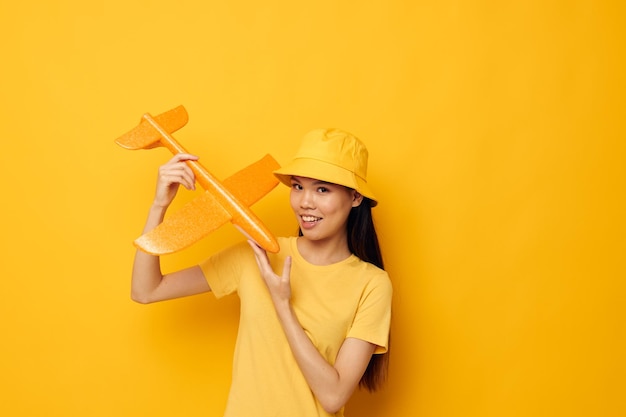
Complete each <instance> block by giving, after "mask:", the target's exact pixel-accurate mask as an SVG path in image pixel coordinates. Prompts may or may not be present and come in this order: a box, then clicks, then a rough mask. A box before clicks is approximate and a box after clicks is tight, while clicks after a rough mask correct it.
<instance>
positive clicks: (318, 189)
mask: <svg viewBox="0 0 626 417" xmlns="http://www.w3.org/2000/svg"><path fill="white" fill-rule="evenodd" d="M328 191H330V190H329V189H328V188H326V187H318V188H317V192H319V193H327V192H328Z"/></svg>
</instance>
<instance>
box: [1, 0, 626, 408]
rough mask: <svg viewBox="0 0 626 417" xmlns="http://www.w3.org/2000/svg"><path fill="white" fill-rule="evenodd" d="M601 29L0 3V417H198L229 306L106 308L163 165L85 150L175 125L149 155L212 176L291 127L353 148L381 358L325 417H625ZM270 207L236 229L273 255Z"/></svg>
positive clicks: (584, 18) (188, 303) (613, 87)
mask: <svg viewBox="0 0 626 417" xmlns="http://www.w3.org/2000/svg"><path fill="white" fill-rule="evenodd" d="M625 11H626V10H625V8H624V3H623V2H621V1H591V0H589V1H540V0H530V1H511V2H498V1H488V0H477V1H441V2H433V1H423V0H415V1H408V0H407V1H398V0H389V1H384V2H373V1H343V2H340V1H328V0H322V1H315V2H302V1H286V0H269V1H265V2H255V1H249V0H248V1H246V0H236V1H230V2H215V1H214V2H205V1H197V0H196V1H191V0H180V1H165V0H154V1H148V0H143V1H133V0H127V1H118V0H112V1H108V2H96V3H93V2H85V1H78V0H60V1H33V2H10V1H8V0H1V2H0V35H1V36H0V39H1V40H0V42H1V44H2V55H1V56H2V57H1V62H2V63H1V66H0V73H1V77H0V89H1V90H0V94H1V97H2V99H1V101H0V118H1V126H2V142H1V143H2V147H1V151H0V173H1V178H2V186H1V190H2V206H1V210H2V214H1V216H0V230H1V239H2V261H1V262H0V277H1V278H0V282H1V284H0V288H1V291H0V297H1V301H0V317H1V318H0V337H1V343H0V380H1V384H2V385H1V387H0V388H1V389H0V398H1V400H0V414H1V415H4V416H28V417H31V416H45V417H52V416H59V417H61V416H63V417H65V416H93V417H97V416H107V417H108V416H154V417H157V416H172V415H175V416H188V417H191V416H219V415H221V411H222V410H223V407H224V404H225V401H226V395H227V391H228V385H229V378H230V361H231V358H232V350H233V344H234V338H235V332H236V327H237V308H238V304H237V303H238V302H237V300H236V299H235V298H234V297H233V298H229V299H226V300H220V301H216V300H214V299H213V296H212V295H210V294H206V295H201V296H197V297H190V298H187V299H181V300H175V301H171V302H167V303H162V304H157V305H150V306H140V305H137V304H134V303H132V302H131V301H130V298H129V275H130V268H131V263H132V257H133V247H132V245H131V242H132V240H133V239H134V238H136V237H137V236H138V233H139V232H140V231H141V229H142V226H143V221H144V218H145V215H146V213H147V209H148V207H149V205H150V202H151V198H152V193H153V188H154V182H155V177H156V170H157V167H158V166H159V165H160V164H161V163H163V162H164V161H166V160H167V159H168V158H169V156H170V155H169V153H168V152H167V151H166V150H163V149H158V150H151V151H133V152H131V151H127V150H123V149H121V148H119V147H117V146H116V145H115V144H114V143H113V140H114V139H115V138H116V137H118V136H119V135H121V134H123V133H125V132H126V131H127V130H129V129H131V128H132V127H133V126H135V125H136V124H137V123H138V122H139V119H140V117H141V115H142V114H143V113H145V112H150V113H151V114H153V115H154V114H158V113H160V112H162V111H166V110H168V109H170V108H173V107H175V106H177V105H179V104H183V105H184V106H185V107H186V108H187V110H188V112H189V114H190V122H189V124H188V125H187V126H186V127H185V128H183V129H182V130H180V131H179V132H178V133H176V134H175V137H176V138H177V139H178V140H179V141H180V142H182V143H183V145H184V146H186V147H187V148H188V149H189V150H190V151H192V152H194V153H196V154H198V155H200V157H201V161H202V163H203V164H204V165H205V166H207V167H208V168H209V169H210V170H211V171H212V172H213V173H214V174H215V175H216V176H218V177H226V176H228V175H229V174H231V173H233V172H234V171H236V170H238V169H241V168H242V167H243V166H245V165H246V164H249V163H251V162H253V161H254V160H256V159H258V158H260V157H261V156H263V155H264V154H266V153H270V154H272V155H273V156H274V157H275V158H276V159H278V160H279V162H282V163H284V162H286V161H287V160H288V159H289V158H290V156H291V155H292V154H293V153H294V152H295V151H296V147H297V144H298V142H299V140H300V137H301V136H302V135H303V134H304V133H305V132H307V131H308V130H310V129H312V128H317V127H340V128H343V129H345V130H348V131H351V132H352V133H354V134H356V135H357V136H359V137H360V138H361V139H363V141H364V142H365V143H366V144H367V145H368V148H369V150H370V167H369V178H370V182H371V185H372V187H373V188H374V190H375V191H376V193H377V195H378V197H379V199H380V205H379V207H377V208H376V209H375V221H376V223H377V227H378V230H379V234H380V239H381V242H382V247H383V251H384V255H385V261H386V265H387V269H388V271H389V273H390V274H391V277H392V280H393V283H394V290H395V292H394V321H393V326H392V332H393V347H392V349H393V350H392V354H391V355H392V356H391V361H392V362H391V370H390V380H389V383H388V385H387V387H386V388H385V389H384V390H383V391H381V392H379V393H376V394H374V395H369V394H367V393H363V392H359V393H358V394H356V396H355V397H354V398H353V399H352V400H351V402H350V403H349V404H348V408H347V414H348V415H350V416H361V417H374V416H391V417H396V416H397V417H403V416H413V415H415V416H422V417H448V416H451V417H457V416H458V417H502V416H505V417H517V416H520V417H522V416H524V417H525V416H531V415H532V416H551V417H552V416H581V417H582V416H585V417H589V416H601V417H613V416H615V417H617V416H624V415H626V400H625V398H626V397H625V396H624V392H625V391H626V384H625V378H626V376H625V374H626V360H625V359H624V352H625V351H626V336H625V332H626V326H625V320H626V315H625V311H624V307H622V305H623V299H624V295H625V290H626V286H625V284H624V278H626V268H625V267H624V255H625V250H626V241H625V236H626V224H625V221H624V218H623V217H624V210H625V209H626V201H625V195H624V191H625V184H624V183H625V179H626V168H625V166H626V158H625V156H626V152H625V151H626V145H625V133H626V126H625V125H626V123H625V120H626V117H625V116H626V114H625V112H626V111H625V110H626V104H625V100H624V93H625V92H626V89H625V81H624V73H625V70H626V68H625V65H624V64H625V62H624V39H625V36H624V35H625V34H626V33H625V32H626V31H625V29H624V24H623V21H624V18H626V13H625ZM287 195H288V194H287V190H286V187H282V188H281V187H278V188H276V189H275V190H274V191H272V192H271V193H270V194H269V195H268V196H267V197H266V198H265V199H263V200H262V201H261V202H259V203H257V204H256V205H255V206H253V210H254V211H255V212H256V213H258V214H259V215H260V216H261V217H262V218H263V219H264V220H265V222H266V223H267V224H268V226H269V227H270V228H271V229H272V230H273V231H274V232H275V234H277V235H284V234H291V233H293V232H294V229H295V221H293V220H292V217H291V213H290V209H289V207H288V203H287V200H286V199H287ZM193 197H194V193H191V192H181V193H180V194H179V196H178V200H177V202H176V206H177V207H178V205H179V204H182V203H183V202H185V201H189V200H190V199H191V198H193ZM172 209H173V210H175V209H176V207H173V208H172ZM240 239H242V237H241V236H240V235H239V234H238V233H237V232H236V231H235V229H234V228H232V227H230V226H225V227H223V228H221V229H220V230H219V231H217V232H216V233H214V234H212V235H211V236H209V237H208V238H206V239H204V240H203V241H201V242H199V243H198V244H196V245H194V246H193V247H191V248H190V249H189V250H186V251H184V252H181V253H177V254H174V255H170V256H167V257H165V258H164V260H163V264H164V268H165V269H166V270H171V269H174V268H179V267H182V266H186V265H190V264H193V263H195V262H198V261H200V260H201V259H203V258H204V257H205V256H207V255H208V254H210V253H212V252H213V251H215V250H218V249H219V248H221V247H224V246H226V245H228V244H231V243H233V242H236V241H238V240H240Z"/></svg>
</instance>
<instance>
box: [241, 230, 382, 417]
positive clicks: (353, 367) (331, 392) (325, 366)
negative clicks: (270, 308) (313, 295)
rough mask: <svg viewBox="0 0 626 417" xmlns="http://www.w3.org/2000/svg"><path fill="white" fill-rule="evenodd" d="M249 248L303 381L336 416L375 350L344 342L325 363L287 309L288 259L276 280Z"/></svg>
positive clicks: (262, 258)
mask: <svg viewBox="0 0 626 417" xmlns="http://www.w3.org/2000/svg"><path fill="white" fill-rule="evenodd" d="M250 246H252V249H253V250H254V253H255V256H256V260H257V264H258V265H259V269H260V271H261V275H262V276H263V278H264V280H265V282H266V284H267V286H268V289H269V291H270V294H271V297H272V301H273V303H274V307H275V308H276V313H277V315H278V318H279V321H280V323H281V325H282V327H283V330H284V332H285V335H286V336H287V341H288V342H289V346H290V348H291V351H292V353H293V355H294V357H295V359H296V362H297V363H298V366H299V367H300V370H301V371H302V373H303V375H304V378H305V379H306V381H307V383H308V384H309V387H310V388H311V391H313V393H314V394H315V397H316V398H317V399H318V401H319V402H320V403H321V405H322V407H324V409H325V410H326V411H327V412H328V413H331V414H332V413H336V412H337V411H338V410H340V409H341V408H342V407H343V406H344V405H345V404H346V403H347V402H348V400H349V399H350V396H351V395H352V393H353V392H354V389H355V388H356V387H357V385H358V384H359V381H360V380H361V377H362V376H363V373H364V372H365V369H366V368H367V365H368V363H369V361H370V358H371V356H372V354H373V353H374V349H375V348H376V346H375V345H374V344H372V343H369V342H366V341H364V340H360V339H355V338H347V339H346V340H344V342H343V345H342V346H341V348H340V350H339V353H338V354H337V359H336V360H335V364H334V365H331V364H330V363H328V362H327V361H326V359H325V358H324V357H323V356H322V355H321V354H320V353H319V352H318V351H317V349H316V348H315V346H314V345H313V343H312V342H311V340H310V339H309V337H308V336H307V335H306V333H305V332H304V330H303V329H302V326H301V325H300V323H299V322H298V319H297V317H296V315H295V313H294V311H293V308H292V306H291V284H290V281H289V272H290V269H291V258H287V259H286V260H285V265H284V267H283V273H282V275H281V276H278V275H276V274H275V273H274V272H273V271H272V268H271V266H270V264H269V261H268V259H267V255H266V253H265V251H264V250H263V249H261V248H260V247H259V246H257V245H256V244H254V242H251V241H250Z"/></svg>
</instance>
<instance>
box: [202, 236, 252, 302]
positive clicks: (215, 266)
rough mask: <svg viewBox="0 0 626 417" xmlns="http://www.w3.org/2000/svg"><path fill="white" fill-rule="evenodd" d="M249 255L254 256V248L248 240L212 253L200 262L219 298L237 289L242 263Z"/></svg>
mask: <svg viewBox="0 0 626 417" xmlns="http://www.w3.org/2000/svg"><path fill="white" fill-rule="evenodd" d="M249 256H254V255H253V254H252V250H251V249H250V246H248V244H247V243H246V242H242V243H239V244H236V245H234V246H231V247H229V248H227V249H224V250H222V251H220V252H218V253H216V254H214V255H212V256H211V257H209V258H207V259H205V260H204V261H202V262H201V263H200V264H199V265H200V268H201V269H202V272H203V273H204V277H205V279H206V280H207V283H208V284H209V287H211V291H212V292H213V294H215V296H216V297H217V298H220V297H223V296H225V295H229V294H232V293H233V292H235V291H237V289H238V288H239V281H240V277H241V273H242V268H241V265H243V264H244V262H245V260H246V259H245V258H246V257H249Z"/></svg>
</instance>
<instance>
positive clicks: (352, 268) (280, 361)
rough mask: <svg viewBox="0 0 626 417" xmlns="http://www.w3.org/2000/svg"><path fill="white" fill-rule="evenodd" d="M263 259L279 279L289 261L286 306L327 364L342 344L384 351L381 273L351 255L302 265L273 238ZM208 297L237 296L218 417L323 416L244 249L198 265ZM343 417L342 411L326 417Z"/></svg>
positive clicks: (385, 302)
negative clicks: (352, 341)
mask: <svg viewBox="0 0 626 417" xmlns="http://www.w3.org/2000/svg"><path fill="white" fill-rule="evenodd" d="M278 242H279V244H280V248H281V249H280V252H279V253H278V254H271V253H269V254H268V255H269V259H270V263H271V265H272V268H273V269H274V271H276V272H277V273H279V274H280V273H281V272H282V267H283V263H284V260H285V258H286V257H287V256H291V257H292V266H291V291H292V299H291V301H292V305H293V308H294V311H295V313H296V315H297V317H298V320H299V322H300V324H301V325H302V328H303V329H304V330H305V332H306V334H307V335H308V336H309V338H310V339H311V341H312V342H313V344H314V345H315V346H316V347H317V349H318V351H319V352H320V353H321V354H322V355H323V356H324V357H325V358H326V360H327V361H328V362H329V363H331V364H333V363H334V362H335V358H336V357H337V353H338V352H339V348H340V347H341V345H342V343H343V341H344V340H345V339H346V338H347V337H353V338H358V339H362V340H366V341H368V342H370V343H373V344H375V345H377V347H376V351H375V353H384V352H386V351H387V342H388V336H389V325H390V319H391V294H392V288H391V282H390V280H389V277H388V275H387V273H386V272H385V271H383V270H382V269H380V268H377V267H376V266H374V265H372V264H370V263H367V262H363V261H361V260H360V259H359V258H357V257H356V256H354V255H352V256H350V257H349V258H347V259H345V260H343V261H341V262H338V263H336V264H332V265H326V266H318V265H312V264H310V263H308V262H307V261H306V260H305V259H304V258H303V257H302V256H301V255H300V254H299V253H298V250H297V246H296V238H293V237H292V238H279V239H278ZM200 266H201V268H202V271H203V272H204V276H205V277H206V279H207V282H208V283H209V286H210V287H211V290H212V291H213V293H214V294H215V296H216V297H218V298H219V297H222V296H225V295H227V294H231V293H234V292H237V294H238V295H239V298H240V300H241V303H240V305H241V312H240V323H239V332H238V336H237V343H236V347H235V354H234V359H233V378H232V385H231V389H230V394H229V398H228V404H227V406H226V412H225V414H224V416H225V417H251V416H254V417H313V416H330V414H328V413H327V412H325V411H324V409H323V408H322V406H321V405H320V404H319V402H318V401H317V399H316V398H315V396H314V395H313V393H312V391H311V389H310V388H309V386H308V384H307V382H306V380H305V379H304V376H303V375H302V372H301V371H300V368H299V367H298V364H297V363H296V361H295V359H294V357H293V355H292V353H291V349H290V347H289V344H288V343H287V339H286V337H285V334H284V332H283V330H282V327H281V325H280V323H279V321H278V318H277V316H276V312H275V310H274V306H273V304H272V300H271V298H270V295H269V292H268V290H267V287H266V286H265V282H264V281H263V279H262V278H261V276H260V274H259V270H258V267H257V264H256V262H255V259H254V254H253V252H252V249H251V248H250V247H249V246H248V245H247V243H245V242H244V243H241V244H239V245H235V246H233V247H231V248H229V249H226V250H224V251H222V252H220V253H218V254H216V255H214V256H212V257H211V258H209V259H207V260H206V261H204V262H202V263H201V264H200ZM334 416H343V409H342V410H341V411H340V412H338V413H336V414H334Z"/></svg>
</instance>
